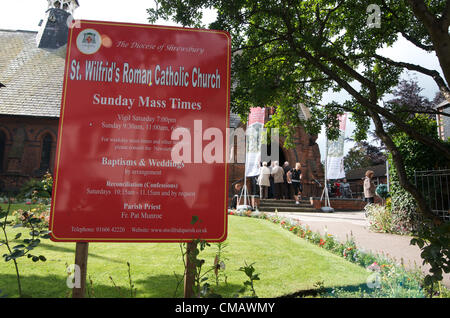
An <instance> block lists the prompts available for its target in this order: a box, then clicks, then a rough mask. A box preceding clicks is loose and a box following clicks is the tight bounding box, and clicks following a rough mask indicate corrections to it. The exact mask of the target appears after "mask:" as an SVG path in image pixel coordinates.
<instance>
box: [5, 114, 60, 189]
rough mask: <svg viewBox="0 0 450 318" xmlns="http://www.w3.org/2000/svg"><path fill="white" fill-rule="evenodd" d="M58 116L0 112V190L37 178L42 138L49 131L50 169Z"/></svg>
mask: <svg viewBox="0 0 450 318" xmlns="http://www.w3.org/2000/svg"><path fill="white" fill-rule="evenodd" d="M58 122H59V121H58V118H43V117H27V116H0V131H1V133H2V135H3V137H4V139H5V140H4V149H3V158H2V160H1V163H2V164H1V167H0V191H5V190H7V191H9V190H13V191H14V190H18V189H19V188H20V187H21V186H22V185H23V184H24V183H25V182H26V181H28V180H29V179H30V178H39V177H40V176H42V174H43V173H45V171H41V169H40V167H41V155H42V146H43V138H44V136H45V135H50V136H51V139H52V142H51V150H50V165H49V166H50V170H53V166H54V163H55V152H56V141H57V135H58Z"/></svg>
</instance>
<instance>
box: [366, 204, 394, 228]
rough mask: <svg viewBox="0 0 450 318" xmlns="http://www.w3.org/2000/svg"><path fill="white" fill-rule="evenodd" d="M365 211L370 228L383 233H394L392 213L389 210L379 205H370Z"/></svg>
mask: <svg viewBox="0 0 450 318" xmlns="http://www.w3.org/2000/svg"><path fill="white" fill-rule="evenodd" d="M364 209H365V210H366V217H367V218H368V220H369V228H370V229H371V230H372V231H375V232H381V233H391V232H392V226H393V221H392V213H391V211H390V210H389V209H387V208H386V207H384V206H382V205H378V204H368V205H366V207H365V208H364Z"/></svg>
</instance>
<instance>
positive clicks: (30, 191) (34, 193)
mask: <svg viewBox="0 0 450 318" xmlns="http://www.w3.org/2000/svg"><path fill="white" fill-rule="evenodd" d="M52 189H53V177H52V175H51V174H50V173H46V174H45V175H44V177H43V178H42V179H41V180H36V179H30V180H29V181H28V182H27V183H25V184H24V185H23V186H22V188H21V189H20V193H19V197H20V198H25V199H31V200H32V201H33V202H37V201H38V200H39V199H41V200H44V201H46V202H47V201H49V199H50V198H51V196H52Z"/></svg>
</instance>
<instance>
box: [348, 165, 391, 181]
mask: <svg viewBox="0 0 450 318" xmlns="http://www.w3.org/2000/svg"><path fill="white" fill-rule="evenodd" d="M367 170H372V171H373V173H374V174H373V176H374V177H375V178H377V177H384V176H386V164H381V165H376V166H370V167H365V168H357V169H353V170H350V171H347V173H346V174H345V176H346V178H347V180H357V179H363V178H364V177H365V175H366V171H367Z"/></svg>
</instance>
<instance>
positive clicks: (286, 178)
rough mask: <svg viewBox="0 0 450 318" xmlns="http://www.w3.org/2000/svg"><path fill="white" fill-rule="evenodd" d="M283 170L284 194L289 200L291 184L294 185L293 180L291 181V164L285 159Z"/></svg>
mask: <svg viewBox="0 0 450 318" xmlns="http://www.w3.org/2000/svg"><path fill="white" fill-rule="evenodd" d="M283 170H284V177H283V179H284V189H283V196H284V199H286V200H289V199H290V198H291V186H292V181H291V177H290V175H289V174H290V172H289V171H290V170H291V166H289V162H288V161H285V162H284V165H283Z"/></svg>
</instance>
